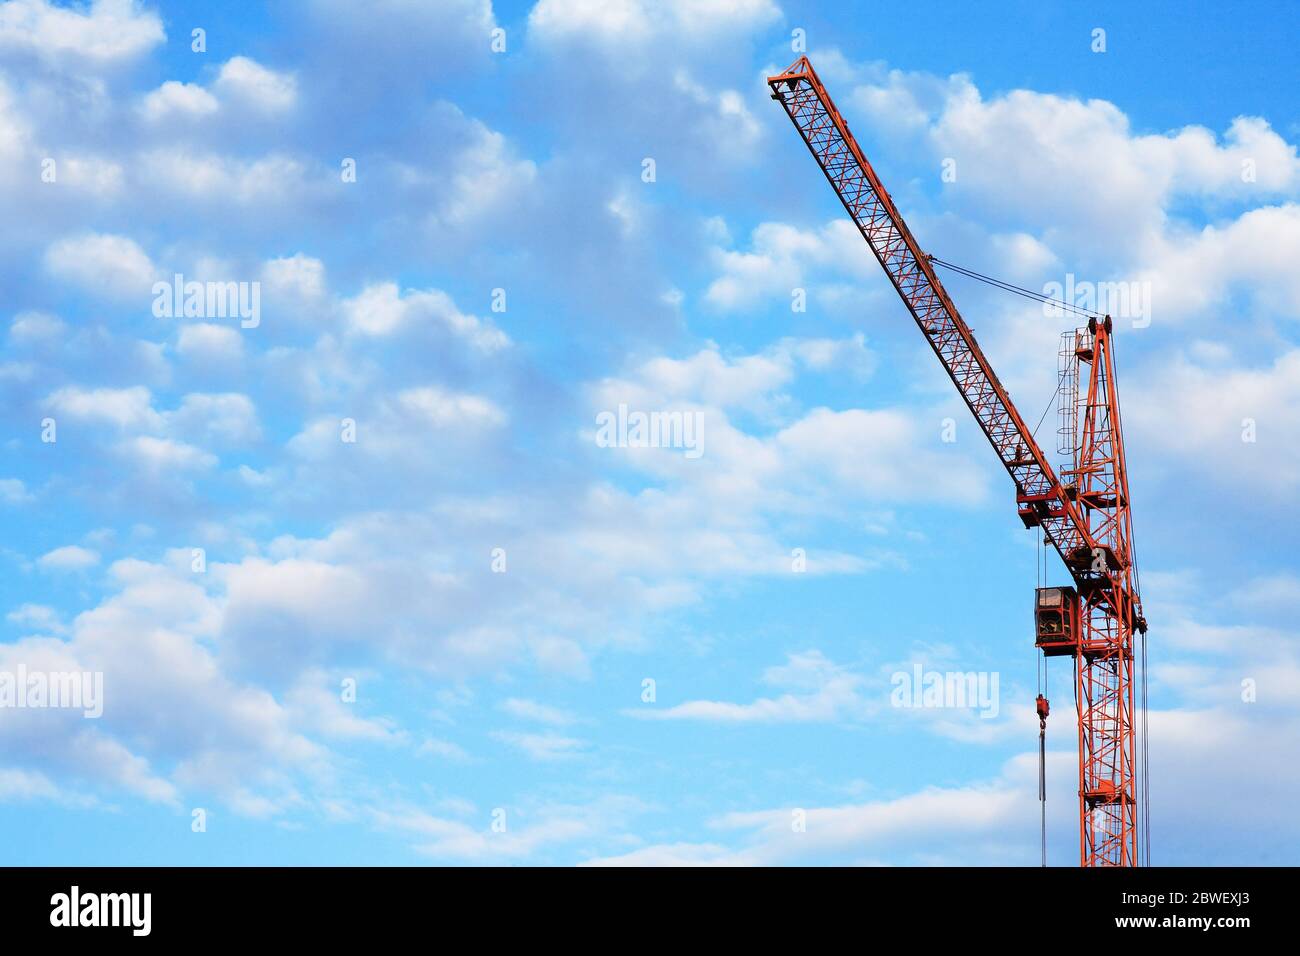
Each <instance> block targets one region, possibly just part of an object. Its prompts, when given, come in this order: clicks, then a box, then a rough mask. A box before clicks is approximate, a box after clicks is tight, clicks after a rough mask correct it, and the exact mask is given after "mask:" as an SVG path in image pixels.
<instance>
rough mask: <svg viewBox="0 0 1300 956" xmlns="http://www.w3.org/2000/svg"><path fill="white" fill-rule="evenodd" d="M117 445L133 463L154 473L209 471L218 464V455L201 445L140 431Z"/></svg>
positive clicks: (170, 473)
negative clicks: (196, 445)
mask: <svg viewBox="0 0 1300 956" xmlns="http://www.w3.org/2000/svg"><path fill="white" fill-rule="evenodd" d="M118 448H119V450H120V452H121V453H122V455H123V456H124V457H126V458H127V459H129V460H130V461H131V462H132V463H133V464H135V465H137V466H138V467H140V468H141V469H142V470H143V471H145V472H147V473H149V474H152V475H155V476H164V475H176V474H179V473H183V472H192V471H206V470H207V469H209V468H213V467H215V466H216V464H217V458H216V456H215V455H213V454H211V453H209V452H206V451H204V450H203V449H201V448H196V447H194V446H193V445H189V444H186V443H185V442H180V441H174V440H172V439H170V438H155V437H154V436H152V435H137V436H136V437H135V438H130V439H127V440H126V441H124V442H122V443H121V444H120V445H119V446H118Z"/></svg>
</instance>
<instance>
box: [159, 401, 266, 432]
mask: <svg viewBox="0 0 1300 956" xmlns="http://www.w3.org/2000/svg"><path fill="white" fill-rule="evenodd" d="M165 418H166V421H167V425H168V428H169V429H170V430H171V431H173V432H174V433H175V434H177V435H180V436H185V437H188V438H189V439H191V440H192V441H197V442H203V443H217V444H222V445H246V444H248V443H250V442H254V441H256V440H257V439H258V438H260V437H261V434H262V430H261V427H260V426H259V425H258V422H257V410H256V409H255V408H254V406H253V402H252V400H251V399H250V398H249V397H248V396H247V395H241V394H239V393H238V392H227V393H223V394H215V395H214V394H203V393H191V394H189V395H186V396H185V397H184V398H183V399H182V400H181V406H180V408H178V409H177V410H176V411H174V412H168V413H167V415H166V416H165Z"/></svg>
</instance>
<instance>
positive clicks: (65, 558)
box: [36, 544, 99, 571]
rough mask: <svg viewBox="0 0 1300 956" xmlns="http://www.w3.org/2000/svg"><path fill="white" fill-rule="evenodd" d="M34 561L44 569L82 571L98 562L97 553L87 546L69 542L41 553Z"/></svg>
mask: <svg viewBox="0 0 1300 956" xmlns="http://www.w3.org/2000/svg"><path fill="white" fill-rule="evenodd" d="M36 563H37V564H38V565H39V566H40V567H41V568H42V569H43V570H46V571H84V570H85V569H86V568H93V567H94V566H95V565H97V564H99V555H98V554H97V553H96V552H94V551H91V550H90V549H89V548H83V547H81V546H80V545H76V544H69V545H64V546H63V547H62V548H55V549H54V550H53V551H49V552H47V553H46V554H43V555H41V557H40V558H38V559H37V561H36Z"/></svg>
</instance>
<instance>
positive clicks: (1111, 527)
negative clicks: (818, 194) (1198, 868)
mask: <svg viewBox="0 0 1300 956" xmlns="http://www.w3.org/2000/svg"><path fill="white" fill-rule="evenodd" d="M767 82H768V85H769V86H770V87H771V89H772V98H773V99H774V100H777V101H778V102H779V103H780V104H781V105H782V106H783V107H784V108H785V111H786V113H787V114H788V115H789V116H790V119H791V121H793V123H794V125H795V128H796V129H797V130H798V131H799V134H800V135H801V136H802V137H803V140H804V142H805V143H806V144H807V146H808V149H809V151H810V152H811V153H812V155H813V158H815V159H816V160H817V163H818V165H819V166H821V169H822V172H824V173H825V174H826V178H827V180H828V181H829V182H830V184H831V186H832V188H834V190H835V192H836V194H837V195H838V196H839V198H840V201H841V202H842V203H843V204H844V208H845V209H846V210H847V211H848V213H849V216H850V217H851V218H852V220H853V222H854V223H855V224H856V225H857V227H858V229H859V230H860V231H861V233H862V236H863V238H864V239H866V240H867V244H868V245H869V246H870V247H871V251H872V252H873V253H875V256H876V259H877V260H878V261H879V262H880V265H881V266H882V267H883V268H884V270H885V273H886V275H888V276H889V279H890V281H891V282H892V283H893V284H894V288H895V289H896V290H897V291H898V294H899V296H900V297H901V298H902V300H903V302H904V303H905V304H906V305H907V308H908V310H909V311H910V312H911V314H912V318H914V319H915V320H916V324H917V325H918V326H919V327H920V329H921V331H922V332H923V333H924V334H925V337H926V340H927V341H928V342H929V343H930V347H931V348H932V349H933V350H934V353H935V355H937V356H938V358H939V361H940V362H941V363H942V364H943V367H944V369H945V370H946V371H947V372H948V375H949V377H951V379H952V381H953V384H954V385H956V386H957V391H958V392H959V393H960V394H961V396H962V398H963V399H964V400H965V402H966V404H967V406H968V407H969V408H970V410H971V413H972V414H973V415H974V416H975V420H976V421H977V422H978V423H979V426H980V428H981V430H982V431H983V432H984V434H985V435H986V436H987V437H988V440H989V442H990V444H992V446H993V450H994V451H995V452H997V454H998V458H999V459H1000V460H1001V462H1002V464H1003V467H1005V468H1006V470H1007V473H1008V474H1009V475H1010V476H1011V479H1012V481H1013V482H1014V483H1015V488H1016V502H1017V506H1018V510H1019V514H1020V518H1021V520H1022V521H1023V522H1024V524H1025V526H1026V527H1041V528H1042V530H1043V533H1044V536H1045V537H1046V539H1047V540H1048V541H1050V542H1051V544H1052V546H1053V547H1054V548H1055V549H1056V551H1057V552H1058V553H1059V554H1060V556H1061V559H1062V560H1063V561H1064V562H1065V565H1066V567H1067V568H1068V569H1069V571H1070V573H1071V575H1072V576H1073V578H1074V580H1075V583H1076V586H1077V588H1078V600H1079V603H1080V614H1079V618H1080V620H1079V622H1078V624H1079V626H1078V627H1077V629H1076V630H1075V631H1074V632H1073V637H1072V638H1071V639H1070V643H1069V646H1068V647H1067V648H1066V649H1065V650H1063V651H1062V650H1057V651H1056V653H1068V654H1069V655H1070V656H1071V657H1073V658H1074V661H1075V672H1076V681H1077V690H1078V701H1079V800H1080V845H1081V861H1082V864H1083V865H1084V866H1106V865H1112V866H1131V865H1136V864H1137V862H1138V856H1137V847H1138V832H1137V831H1138V826H1137V788H1136V776H1137V775H1136V743H1135V739H1136V738H1135V733H1134V723H1133V711H1134V707H1133V697H1134V694H1133V686H1134V685H1133V633H1134V631H1135V630H1138V631H1141V632H1142V633H1145V632H1146V621H1145V619H1144V618H1143V616H1142V609H1141V602H1140V599H1139V597H1138V594H1137V589H1136V580H1135V574H1134V568H1133V552H1132V546H1131V541H1132V524H1131V520H1130V517H1129V505H1128V479H1127V474H1126V471H1125V466H1124V446H1123V437H1122V434H1121V431H1120V419H1119V398H1118V394H1117V392H1116V390H1115V374H1114V364H1113V352H1112V350H1111V345H1110V333H1111V322H1110V319H1109V318H1107V319H1106V320H1105V321H1104V322H1100V323H1098V322H1090V324H1089V328H1088V329H1087V330H1081V331H1080V333H1079V338H1078V342H1077V348H1076V352H1075V358H1076V360H1077V361H1078V362H1080V363H1083V364H1087V365H1088V366H1089V367H1090V373H1089V378H1088V386H1087V393H1086V394H1087V398H1086V402H1085V404H1084V405H1083V407H1082V409H1081V413H1080V421H1079V427H1080V443H1079V447H1078V450H1077V453H1076V460H1075V462H1074V464H1075V467H1074V468H1072V469H1070V470H1069V471H1067V472H1065V475H1066V477H1067V478H1068V479H1070V480H1069V481H1067V482H1062V481H1061V480H1060V478H1058V476H1057V474H1056V472H1055V471H1054V470H1053V468H1052V466H1051V464H1050V463H1049V461H1048V459H1047V457H1046V455H1045V454H1044V453H1043V450H1042V449H1041V448H1040V447H1039V446H1038V443H1037V442H1036V441H1035V440H1034V437H1033V434H1032V432H1031V431H1030V429H1029V428H1027V427H1026V425H1025V422H1024V420H1023V419H1022V418H1021V417H1020V413H1019V412H1017V411H1016V407H1015V405H1014V404H1013V403H1012V401H1011V399H1010V397H1009V396H1008V395H1007V392H1006V389H1005V388H1003V387H1002V383H1001V382H999V381H998V377H997V375H995V374H994V372H993V369H992V367H991V366H990V365H989V362H988V360H987V359H986V358H985V357H984V353H983V351H981V349H980V347H979V344H978V343H977V342H976V341H975V336H974V334H973V333H972V332H971V330H970V328H969V327H968V326H967V325H966V323H965V322H964V321H963V320H962V317H961V315H960V314H959V313H958V312H957V309H956V307H955V306H954V305H953V304H952V300H951V299H949V297H948V293H947V292H946V291H945V290H944V287H943V284H942V283H941V282H940V281H939V277H938V275H937V274H936V273H935V269H934V265H933V264H932V263H931V261H930V259H929V257H927V256H926V255H925V254H924V253H923V252H922V251H921V248H920V246H919V245H918V244H917V242H916V239H915V238H914V237H913V236H912V233H911V230H909V229H908V227H907V223H906V222H904V221H903V217H902V216H901V215H900V214H899V212H898V210H897V208H896V207H895V206H894V202H893V200H892V199H891V198H890V196H889V193H888V192H886V190H885V188H884V186H883V185H881V182H880V179H879V178H878V177H877V176H876V173H875V170H874V169H872V167H871V164H870V163H869V162H867V158H866V156H865V155H864V154H863V152H862V150H861V149H860V148H859V146H858V144H857V142H856V141H855V140H854V139H853V135H852V134H851V133H850V132H849V128H848V125H847V124H846V123H845V122H844V119H843V117H842V116H840V114H839V111H838V110H836V108H835V104H834V103H833V102H832V101H831V98H830V96H829V94H828V93H827V92H826V88H825V87H824V86H823V85H822V82H821V80H820V79H819V78H818V76H817V73H816V71H814V70H813V67H812V64H811V63H810V62H809V61H808V58H807V57H800V58H799V59H798V60H797V61H796V62H795V63H794V64H793V65H792V66H791V67H790V68H789V69H788V70H786V71H785V72H784V73H781V74H779V75H777V76H772V77H769V78H768V80H767ZM1058 647H1059V645H1058Z"/></svg>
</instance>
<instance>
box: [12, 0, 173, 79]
mask: <svg viewBox="0 0 1300 956" xmlns="http://www.w3.org/2000/svg"><path fill="white" fill-rule="evenodd" d="M164 39H166V37H165V35H164V33H163V26H162V20H161V19H160V18H159V16H158V14H157V13H155V12H154V11H152V10H146V9H144V8H142V7H141V6H140V5H139V4H138V3H137V2H136V0H91V2H90V4H89V5H88V6H84V5H83V6H82V7H80V8H78V7H64V6H58V5H56V4H54V3H51V2H49V0H7V2H5V3H3V4H0V51H6V52H12V51H22V52H24V53H30V54H34V55H37V56H39V57H41V58H42V59H45V60H49V61H54V62H59V63H66V64H77V65H91V66H109V65H114V64H117V63H122V62H126V61H129V60H132V59H135V58H136V57H138V56H140V55H141V54H142V53H144V52H146V51H148V50H149V49H151V48H152V47H154V46H156V45H157V44H159V43H162V42H163V40H164Z"/></svg>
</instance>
